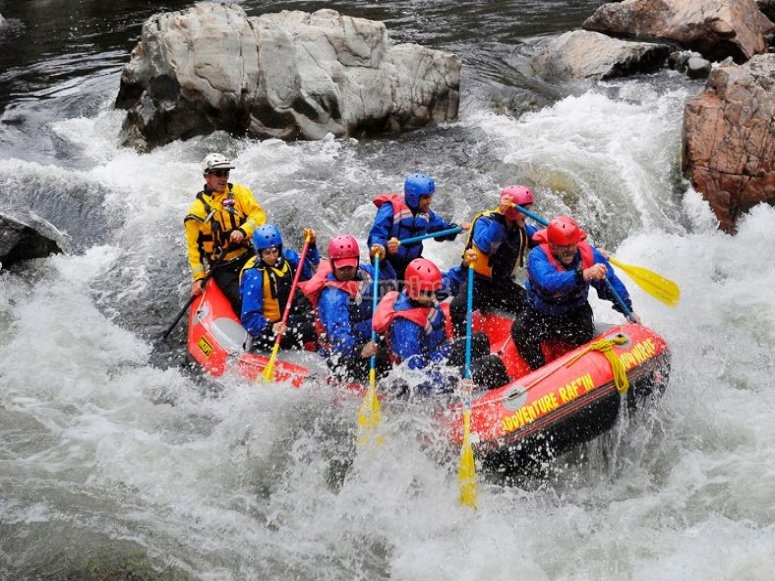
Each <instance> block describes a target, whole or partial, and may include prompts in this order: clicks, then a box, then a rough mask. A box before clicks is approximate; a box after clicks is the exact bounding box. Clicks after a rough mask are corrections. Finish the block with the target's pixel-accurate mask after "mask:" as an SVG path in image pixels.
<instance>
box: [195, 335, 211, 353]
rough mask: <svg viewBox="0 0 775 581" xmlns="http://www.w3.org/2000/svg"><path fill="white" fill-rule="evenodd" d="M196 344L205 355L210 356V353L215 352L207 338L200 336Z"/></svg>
mask: <svg viewBox="0 0 775 581" xmlns="http://www.w3.org/2000/svg"><path fill="white" fill-rule="evenodd" d="M196 345H197V347H199V348H200V349H201V350H202V353H204V354H205V357H210V353H212V352H213V346H212V345H210V343H208V342H207V339H205V338H204V337H199V341H197V342H196Z"/></svg>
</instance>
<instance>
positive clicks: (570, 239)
mask: <svg viewBox="0 0 775 581" xmlns="http://www.w3.org/2000/svg"><path fill="white" fill-rule="evenodd" d="M546 235H547V237H548V238H549V242H550V243H552V244H556V245H557V246H570V245H571V244H578V243H579V242H581V241H582V240H584V238H586V237H587V233H586V232H584V230H582V229H581V228H579V225H578V224H576V221H575V220H574V219H573V218H571V217H570V216H558V217H557V218H555V219H554V220H552V221H551V222H549V226H548V228H547V229H546Z"/></svg>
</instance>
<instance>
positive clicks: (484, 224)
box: [474, 216, 503, 256]
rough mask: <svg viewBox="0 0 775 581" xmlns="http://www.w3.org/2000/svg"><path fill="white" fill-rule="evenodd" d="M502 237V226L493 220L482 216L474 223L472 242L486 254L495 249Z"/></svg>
mask: <svg viewBox="0 0 775 581" xmlns="http://www.w3.org/2000/svg"><path fill="white" fill-rule="evenodd" d="M502 238H503V227H502V226H501V225H500V224H499V223H498V222H496V221H495V220H492V219H490V218H488V217H487V216H482V217H480V218H479V219H478V220H477V221H476V224H475V225H474V244H476V246H477V248H479V250H481V251H482V252H484V253H485V254H487V255H488V256H489V255H490V254H492V253H493V252H494V251H495V249H497V246H498V244H500V242H501V239H502Z"/></svg>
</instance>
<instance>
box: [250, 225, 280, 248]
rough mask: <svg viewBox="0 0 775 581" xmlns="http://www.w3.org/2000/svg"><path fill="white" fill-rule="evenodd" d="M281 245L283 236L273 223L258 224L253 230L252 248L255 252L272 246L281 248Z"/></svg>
mask: <svg viewBox="0 0 775 581" xmlns="http://www.w3.org/2000/svg"><path fill="white" fill-rule="evenodd" d="M282 245H283V237H282V236H281V235H280V230H278V229H277V226H274V225H273V224H264V225H263V226H259V227H258V228H256V229H255V231H254V232H253V248H255V249H256V252H260V251H262V250H266V249H267V248H271V247H272V246H277V248H281V247H282Z"/></svg>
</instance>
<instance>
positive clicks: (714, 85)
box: [683, 54, 775, 232]
mask: <svg viewBox="0 0 775 581" xmlns="http://www.w3.org/2000/svg"><path fill="white" fill-rule="evenodd" d="M683 170H684V175H685V176H686V177H687V178H689V179H690V180H691V182H692V184H693V185H694V187H695V189H696V190H697V191H698V192H700V193H701V194H702V195H703V197H704V198H705V199H706V200H708V203H709V204H710V206H711V208H712V209H713V211H714V212H715V214H716V216H717V217H718V219H719V222H720V225H721V227H722V229H724V230H725V231H727V232H734V231H735V223H736V221H737V219H738V218H739V217H740V215H741V214H742V213H744V212H746V211H747V210H749V209H750V208H751V207H752V206H754V205H756V204H758V203H761V202H769V203H770V204H772V205H775V54H766V55H758V56H755V57H753V58H752V59H751V60H750V61H748V62H747V63H745V64H744V65H736V64H734V63H733V62H731V61H728V62H725V63H722V65H721V66H717V67H715V68H714V69H713V70H712V71H711V73H710V76H709V77H708V81H707V84H706V88H705V91H704V92H703V93H701V94H700V95H698V96H697V97H694V98H693V99H690V100H689V101H688V102H687V103H686V107H685V109H684V124H683Z"/></svg>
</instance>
